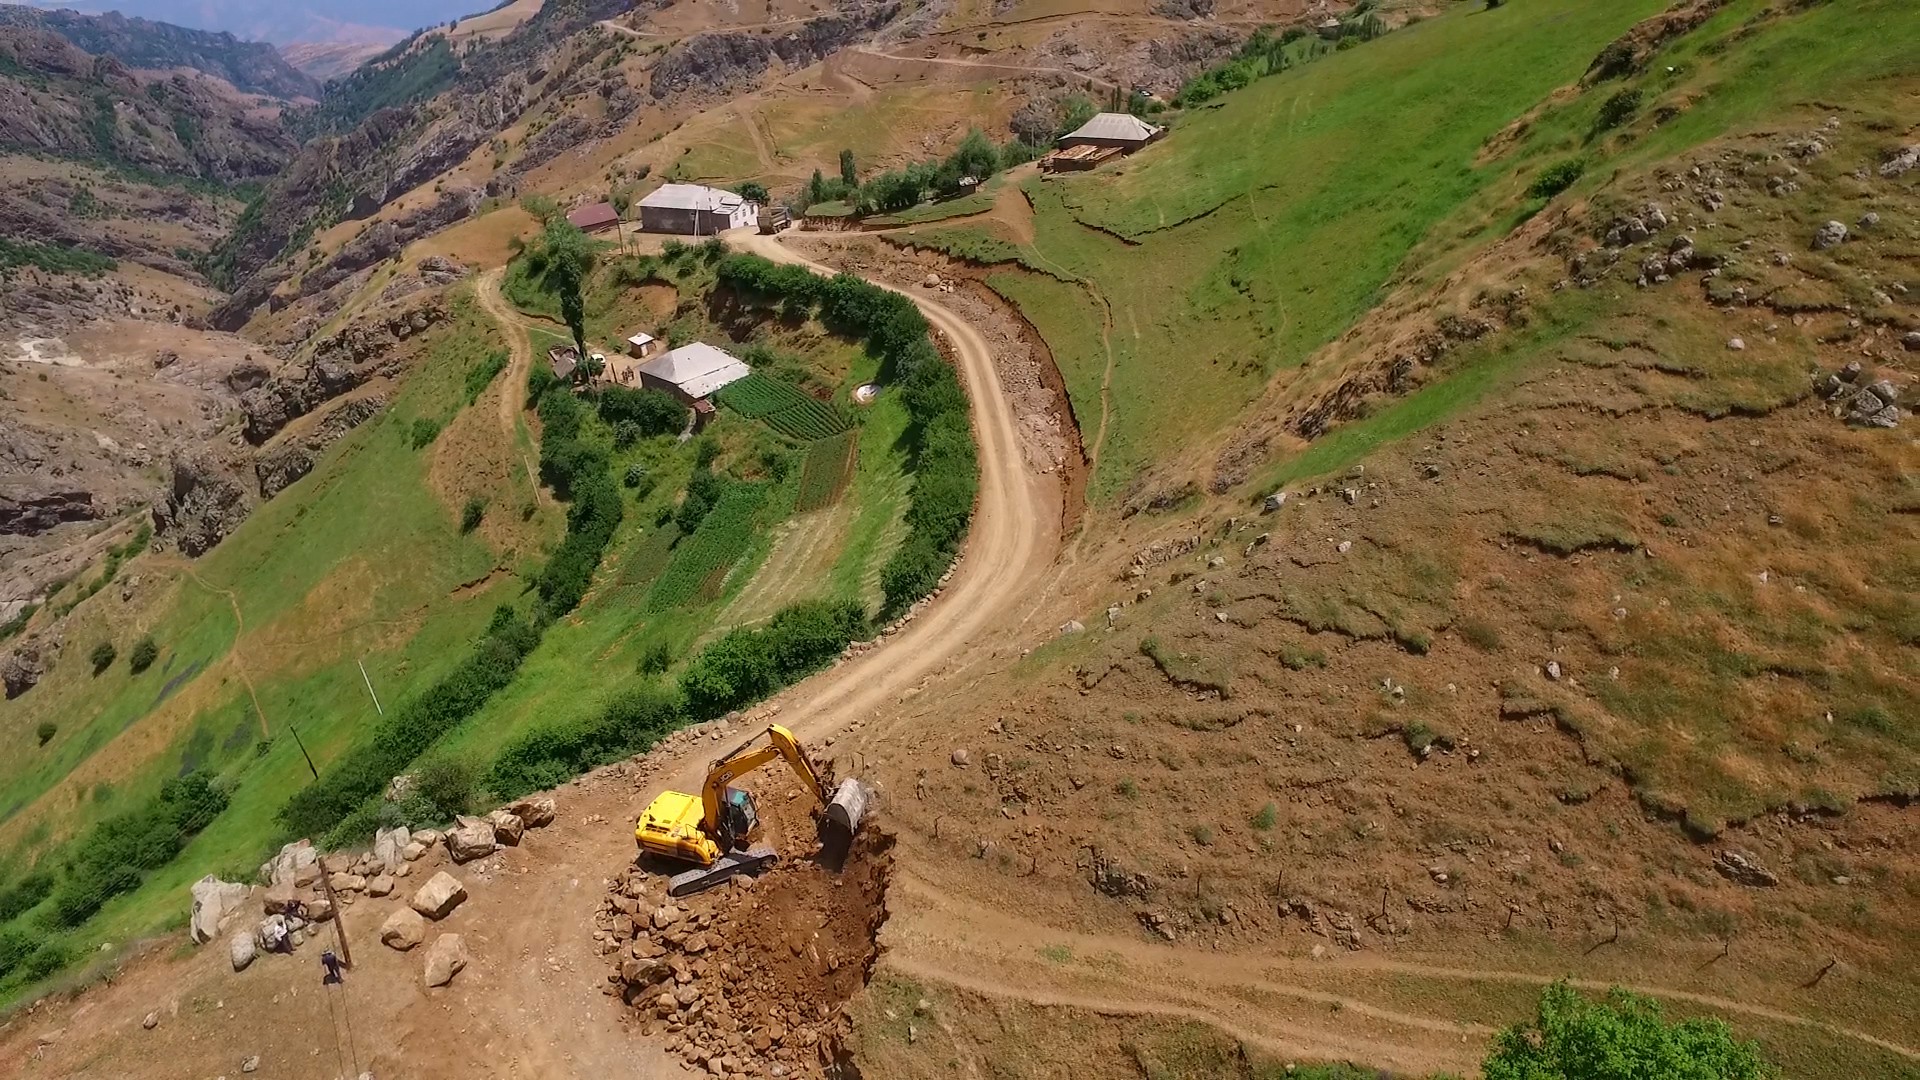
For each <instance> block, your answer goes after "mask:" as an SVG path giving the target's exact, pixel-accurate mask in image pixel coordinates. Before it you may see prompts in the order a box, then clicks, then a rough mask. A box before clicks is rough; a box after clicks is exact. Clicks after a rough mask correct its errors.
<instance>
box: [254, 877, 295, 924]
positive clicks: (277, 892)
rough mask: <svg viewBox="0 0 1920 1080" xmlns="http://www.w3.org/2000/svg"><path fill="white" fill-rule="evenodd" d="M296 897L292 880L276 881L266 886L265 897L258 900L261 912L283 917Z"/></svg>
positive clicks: (289, 878)
mask: <svg viewBox="0 0 1920 1080" xmlns="http://www.w3.org/2000/svg"><path fill="white" fill-rule="evenodd" d="M298 896H299V894H298V893H296V892H294V888H293V878H291V877H288V878H285V879H283V880H280V881H276V882H274V883H273V884H271V885H269V886H267V892H266V895H265V896H263V897H261V898H260V908H261V911H262V912H263V913H264V914H267V915H285V914H286V913H287V909H288V908H290V907H292V906H293V902H294V900H296V899H298Z"/></svg>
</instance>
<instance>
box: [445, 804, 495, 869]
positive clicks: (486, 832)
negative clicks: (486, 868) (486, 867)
mask: <svg viewBox="0 0 1920 1080" xmlns="http://www.w3.org/2000/svg"><path fill="white" fill-rule="evenodd" d="M497 846H498V842H497V841H496V840H495V839H494V834H493V823H492V822H490V821H488V820H487V819H485V818H475V817H466V816H464V815H462V816H461V817H460V818H458V819H456V821H455V823H454V827H453V828H451V829H448V830H447V854H449V855H451V856H453V861H454V862H456V863H467V862H472V861H473V860H475V859H484V858H486V857H487V856H489V855H491V854H493V852H494V848H496V847H497Z"/></svg>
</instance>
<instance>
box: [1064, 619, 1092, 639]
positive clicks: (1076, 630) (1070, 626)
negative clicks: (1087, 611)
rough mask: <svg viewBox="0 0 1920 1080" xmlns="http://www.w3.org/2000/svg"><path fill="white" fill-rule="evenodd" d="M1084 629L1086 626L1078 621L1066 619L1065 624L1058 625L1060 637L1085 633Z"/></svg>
mask: <svg viewBox="0 0 1920 1080" xmlns="http://www.w3.org/2000/svg"><path fill="white" fill-rule="evenodd" d="M1086 629H1087V624H1086V623H1083V622H1081V621H1080V620H1079V619H1068V620H1067V621H1066V622H1063V623H1061V624H1060V633H1061V635H1062V636H1065V635H1067V634H1080V633H1085V632H1086Z"/></svg>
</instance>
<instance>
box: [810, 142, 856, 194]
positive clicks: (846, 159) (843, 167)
mask: <svg viewBox="0 0 1920 1080" xmlns="http://www.w3.org/2000/svg"><path fill="white" fill-rule="evenodd" d="M814 175H815V176H818V175H820V173H819V172H818V170H816V171H815V172H814ZM840 182H841V183H843V184H845V185H847V186H848V187H859V186H860V175H859V173H857V172H856V171H854V167H853V151H852V150H842V151H840Z"/></svg>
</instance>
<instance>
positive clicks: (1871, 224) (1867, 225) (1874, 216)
mask: <svg viewBox="0 0 1920 1080" xmlns="http://www.w3.org/2000/svg"><path fill="white" fill-rule="evenodd" d="M1860 227H1861V228H1862V229H1876V228H1879V227H1880V214H1879V212H1878V211H1875V210H1869V211H1867V212H1866V213H1864V214H1862V215H1860Z"/></svg>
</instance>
